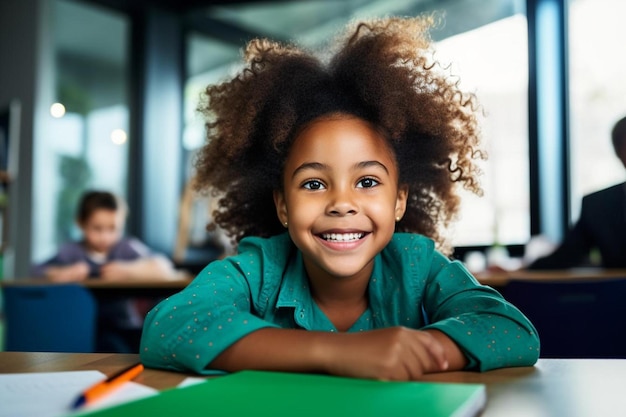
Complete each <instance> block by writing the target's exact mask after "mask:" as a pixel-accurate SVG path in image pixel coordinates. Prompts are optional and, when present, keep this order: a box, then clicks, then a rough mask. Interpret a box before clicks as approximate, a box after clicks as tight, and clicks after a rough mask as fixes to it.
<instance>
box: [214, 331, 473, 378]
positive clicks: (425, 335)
mask: <svg viewBox="0 0 626 417" xmlns="http://www.w3.org/2000/svg"><path fill="white" fill-rule="evenodd" d="M464 365H465V358H464V357H463V354H462V353H461V351H460V350H459V348H458V347H457V346H456V344H455V343H454V342H453V341H452V340H451V339H449V338H448V337H447V336H446V335H445V334H443V333H441V332H439V331H418V330H413V329H407V328H404V327H392V328H386V329H379V330H372V331H367V332H356V333H338V332H317V331H305V330H290V329H275V328H266V329H261V330H258V331H256V332H253V333H250V334H249V335H247V336H245V337H243V338H242V339H240V340H239V341H237V342H236V343H234V344H233V345H231V346H230V347H229V348H227V349H226V350H225V351H223V352H222V353H221V354H220V355H219V356H218V357H217V358H215V359H214V360H213V362H212V363H211V364H210V368H212V369H221V370H225V371H230V372H234V371H239V370H244V369H256V370H272V371H288V372H323V373H328V374H333V375H341V376H350V377H359V378H373V379H384V380H415V379H419V378H420V377H421V376H422V375H424V374H426V373H430V372H441V371H445V370H457V369H462V368H463V366H464Z"/></svg>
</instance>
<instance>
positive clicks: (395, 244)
mask: <svg viewBox="0 0 626 417" xmlns="http://www.w3.org/2000/svg"><path fill="white" fill-rule="evenodd" d="M385 250H392V251H394V252H409V253H413V252H424V253H428V254H432V252H433V251H434V250H435V242H434V241H433V240H432V239H431V238H429V237H426V236H424V235H420V234H417V233H402V232H397V233H394V234H393V236H392V238H391V241H389V244H388V245H387V247H386V248H385Z"/></svg>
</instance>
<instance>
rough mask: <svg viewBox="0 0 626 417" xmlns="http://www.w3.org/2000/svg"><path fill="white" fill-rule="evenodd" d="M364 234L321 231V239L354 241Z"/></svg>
mask: <svg viewBox="0 0 626 417" xmlns="http://www.w3.org/2000/svg"><path fill="white" fill-rule="evenodd" d="M364 235H365V233H323V234H322V239H324V240H326V241H329V242H354V241H357V240H359V239H361V238H362V237H363V236H364Z"/></svg>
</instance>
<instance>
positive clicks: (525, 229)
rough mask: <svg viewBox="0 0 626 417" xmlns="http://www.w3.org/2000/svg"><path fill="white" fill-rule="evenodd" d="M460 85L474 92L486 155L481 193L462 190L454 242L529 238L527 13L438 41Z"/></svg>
mask: <svg viewBox="0 0 626 417" xmlns="http://www.w3.org/2000/svg"><path fill="white" fill-rule="evenodd" d="M437 50H438V55H439V57H440V59H441V60H442V61H443V62H449V63H451V65H452V68H453V72H455V73H456V74H458V75H459V77H460V80H461V87H462V88H463V89H464V90H465V91H472V92H475V93H476V95H477V96H478V100H479V103H480V104H481V105H482V106H483V107H484V111H485V117H484V118H483V119H482V120H481V126H482V133H483V138H484V140H485V142H486V145H487V146H486V148H487V152H488V154H489V159H488V160H487V162H486V163H484V164H483V172H484V175H483V176H482V184H483V188H484V191H485V194H484V196H483V197H478V196H476V195H474V194H471V193H468V192H463V196H462V200H461V201H462V209H461V217H460V219H459V222H458V224H457V227H456V235H455V240H454V243H455V245H456V246H473V245H491V244H493V243H500V244H519V243H523V242H526V241H527V240H528V238H529V237H530V208H529V173H528V40H527V22H526V16H525V15H523V14H521V13H516V14H515V15H513V16H510V17H506V18H503V19H500V20H498V21H495V22H493V23H489V24H486V25H483V26H481V27H479V28H476V29H474V30H470V31H467V32H464V33H461V34H458V35H456V36H452V37H449V38H446V39H444V40H442V41H440V42H438V45H437Z"/></svg>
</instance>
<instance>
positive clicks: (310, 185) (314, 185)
mask: <svg viewBox="0 0 626 417" xmlns="http://www.w3.org/2000/svg"><path fill="white" fill-rule="evenodd" d="M302 186H303V187H304V188H306V189H307V190H321V189H323V188H324V184H322V183H321V181H317V180H311V181H307V182H305V183H304V184H303V185H302Z"/></svg>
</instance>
